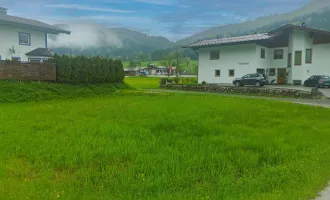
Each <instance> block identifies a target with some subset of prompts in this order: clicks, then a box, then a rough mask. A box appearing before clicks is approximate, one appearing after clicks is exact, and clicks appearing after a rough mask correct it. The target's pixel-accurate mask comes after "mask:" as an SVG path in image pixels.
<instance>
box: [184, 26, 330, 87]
mask: <svg viewBox="0 0 330 200" xmlns="http://www.w3.org/2000/svg"><path fill="white" fill-rule="evenodd" d="M184 48H191V49H193V50H195V51H197V52H198V54H199V66H198V82H199V83H201V82H203V81H205V82H207V83H232V81H233V80H234V79H235V78H238V77H242V76H244V75H245V74H249V73H256V72H259V73H265V74H266V75H267V76H268V78H269V80H274V79H275V80H276V82H277V83H279V84H281V83H289V84H292V83H298V84H299V83H303V81H304V80H306V79H307V78H309V77H310V76H312V75H330V32H327V31H322V30H316V29H312V28H308V27H306V26H296V25H291V24H288V25H285V26H282V27H280V28H278V29H276V30H273V31H271V32H269V33H265V34H254V35H247V36H241V37H231V38H222V39H213V40H204V41H201V42H196V43H193V44H190V45H186V46H184Z"/></svg>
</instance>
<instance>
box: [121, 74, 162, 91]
mask: <svg viewBox="0 0 330 200" xmlns="http://www.w3.org/2000/svg"><path fill="white" fill-rule="evenodd" d="M159 81H160V78H157V77H141V76H136V77H126V78H125V83H126V84H128V85H129V86H131V87H133V88H136V89H155V88H159Z"/></svg>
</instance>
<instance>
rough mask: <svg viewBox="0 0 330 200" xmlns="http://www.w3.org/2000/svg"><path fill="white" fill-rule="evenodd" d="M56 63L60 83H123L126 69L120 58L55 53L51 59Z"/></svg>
mask: <svg viewBox="0 0 330 200" xmlns="http://www.w3.org/2000/svg"><path fill="white" fill-rule="evenodd" d="M49 62H53V63H55V64H56V71H57V73H56V76H57V77H56V78H57V81H58V82H60V83H71V84H81V83H83V84H86V83H93V84H95V83H123V82H124V77H125V75H124V69H123V64H122V62H121V61H120V60H112V59H107V58H102V57H99V56H97V57H91V58H88V57H85V56H77V57H72V56H66V55H61V56H60V55H55V56H54V57H53V59H51V60H49Z"/></svg>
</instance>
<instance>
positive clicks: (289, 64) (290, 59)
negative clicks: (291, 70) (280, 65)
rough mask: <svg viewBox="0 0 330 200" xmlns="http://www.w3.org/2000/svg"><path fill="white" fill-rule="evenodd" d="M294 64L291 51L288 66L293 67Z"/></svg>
mask: <svg viewBox="0 0 330 200" xmlns="http://www.w3.org/2000/svg"><path fill="white" fill-rule="evenodd" d="M291 65H292V53H289V55H288V67H291Z"/></svg>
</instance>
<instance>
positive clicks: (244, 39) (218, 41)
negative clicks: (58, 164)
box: [183, 33, 274, 48]
mask: <svg viewBox="0 0 330 200" xmlns="http://www.w3.org/2000/svg"><path fill="white" fill-rule="evenodd" d="M272 37H274V35H268V34H267V33H263V34H254V35H245V36H239V37H228V38H221V39H213V40H203V41H200V42H196V43H193V44H189V45H186V46H183V47H184V48H200V47H208V46H221V45H225V44H235V43H242V42H254V41H260V40H268V39H270V38H272Z"/></svg>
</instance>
